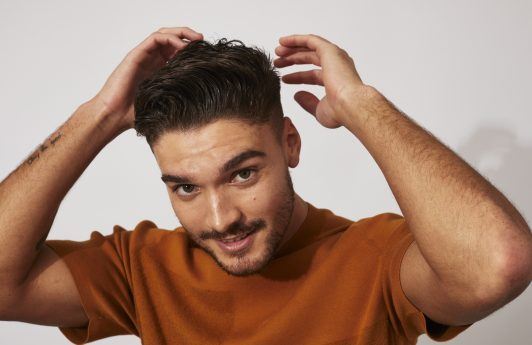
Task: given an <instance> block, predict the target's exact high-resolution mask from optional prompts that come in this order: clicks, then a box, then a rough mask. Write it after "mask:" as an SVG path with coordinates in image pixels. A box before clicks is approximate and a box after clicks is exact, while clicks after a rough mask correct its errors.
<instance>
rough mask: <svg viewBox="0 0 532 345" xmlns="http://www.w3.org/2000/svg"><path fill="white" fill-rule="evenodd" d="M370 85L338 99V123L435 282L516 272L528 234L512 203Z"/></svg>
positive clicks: (530, 246)
mask: <svg viewBox="0 0 532 345" xmlns="http://www.w3.org/2000/svg"><path fill="white" fill-rule="evenodd" d="M370 89H371V90H373V91H372V92H369V93H368V95H369V96H367V97H363V98H362V99H361V98H359V99H358V100H355V99H353V100H352V101H345V102H344V103H343V108H342V109H343V111H344V114H345V123H346V127H347V128H348V129H349V131H351V132H352V133H353V134H354V135H355V136H356V137H357V138H358V139H359V140H360V141H361V142H362V144H363V145H364V146H365V147H366V148H367V149H368V151H369V152H370V154H371V155H372V156H373V158H374V159H375V161H376V162H377V164H378V166H379V167H380V169H381V170H382V172H383V174H384V176H385V178H386V180H387V182H388V184H389V185H390V188H391V190H392V192H393V194H394V196H395V198H396V200H397V202H398V204H399V207H400V208H401V211H402V212H403V215H404V216H405V219H406V220H407V222H408V225H409V228H410V230H411V231H412V233H413V235H414V238H415V240H416V242H417V245H418V246H419V249H420V251H421V253H422V255H423V257H424V258H425V260H426V261H427V263H428V264H429V265H430V266H431V268H432V269H433V271H434V272H435V273H436V274H437V275H438V276H439V277H440V279H441V281H442V282H447V283H449V284H453V285H459V286H469V287H473V286H478V284H479V283H487V279H493V281H491V282H489V283H493V282H494V281H495V280H497V283H500V282H507V281H508V280H509V279H507V278H508V277H510V274H511V273H512V267H519V268H520V270H519V272H523V270H522V268H523V267H528V268H530V267H531V254H530V253H531V252H532V238H531V237H532V236H531V234H530V229H529V227H528V225H527V223H526V221H525V220H524V219H523V217H522V216H521V215H520V214H519V212H518V211H517V210H516V209H515V208H514V207H513V205H512V204H511V203H510V202H509V201H508V200H507V199H506V198H505V197H504V196H503V195H502V194H501V193H500V192H499V191H498V190H497V189H496V188H494V187H493V186H492V185H491V184H490V183H489V182H488V181H487V180H485V179H484V178H483V177H482V176H481V175H480V174H478V173H477V172H476V171H475V170H474V169H473V168H471V167H470V166H469V165H468V164H467V163H466V162H465V161H464V160H462V159H461V158H460V157H459V156H457V155H456V154H455V153H454V152H453V151H452V150H451V149H449V148H448V147H446V146H445V145H443V144H442V143H440V142H439V141H438V140H437V139H436V138H435V137H434V136H432V135H431V134H430V133H428V132H427V131H425V130H423V129H422V128H421V127H420V126H418V125H417V124H416V123H415V122H413V121H412V120H411V119H409V118H408V117H407V116H406V115H405V114H403V113H401V112H400V111H399V110H397V109H396V108H395V107H394V106H393V104H391V103H390V102H388V101H387V100H386V99H385V98H384V96H382V95H381V94H380V93H378V92H377V91H376V90H375V89H373V88H370ZM523 265H525V266H523ZM527 272H528V274H527V275H528V279H530V278H531V277H530V274H531V272H530V269H528V271H527ZM521 274H522V273H521ZM524 280H526V277H525V278H524ZM501 284H505V283H501ZM491 286H493V285H491Z"/></svg>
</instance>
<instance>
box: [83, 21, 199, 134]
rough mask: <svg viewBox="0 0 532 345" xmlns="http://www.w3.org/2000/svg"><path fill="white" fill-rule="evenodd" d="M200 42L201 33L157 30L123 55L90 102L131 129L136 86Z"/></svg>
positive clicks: (133, 117)
mask: <svg viewBox="0 0 532 345" xmlns="http://www.w3.org/2000/svg"><path fill="white" fill-rule="evenodd" d="M201 39H203V35H202V34H201V33H198V32H196V31H194V30H192V29H190V28H188V27H178V28H161V29H159V30H157V31H156V32H154V33H152V34H151V35H149V36H148V37H147V38H146V39H145V40H144V41H142V42H141V43H140V44H138V45H137V46H136V47H135V48H134V49H133V50H131V51H130V52H129V53H128V54H127V55H126V57H125V58H124V59H123V60H122V62H121V63H120V64H119V65H118V67H116V69H115V70H114V71H113V73H112V74H111V75H110V76H109V78H108V79H107V81H106V82H105V85H104V86H103V88H102V89H101V90H100V91H99V92H98V93H97V94H96V96H94V98H93V99H91V102H96V103H99V104H100V105H101V106H103V107H104V109H105V112H106V113H107V115H109V116H112V117H113V119H116V121H117V122H118V126H119V127H120V128H122V129H123V130H127V129H129V128H133V126H134V120H135V114H134V109H133V103H134V97H135V90H136V89H137V87H138V85H139V84H140V83H141V82H142V81H143V80H144V79H147V78H148V77H150V76H151V75H152V74H153V73H154V72H155V71H156V70H158V69H159V68H161V67H163V66H164V65H165V63H166V61H168V60H170V59H171V58H172V57H173V56H174V55H175V54H176V53H177V52H178V51H179V50H181V49H183V48H184V47H185V46H186V45H187V44H188V43H189V42H190V41H194V40H201Z"/></svg>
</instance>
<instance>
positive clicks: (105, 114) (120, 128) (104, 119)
mask: <svg viewBox="0 0 532 345" xmlns="http://www.w3.org/2000/svg"><path fill="white" fill-rule="evenodd" d="M80 109H83V110H84V112H86V113H87V114H89V116H90V117H91V118H92V119H94V121H95V122H96V125H97V127H98V130H99V131H101V133H102V134H103V135H106V136H109V137H111V138H114V137H116V136H118V135H120V134H121V133H122V132H124V131H126V130H127V129H129V128H130V127H129V126H127V125H125V124H123V123H122V121H120V117H118V116H116V114H114V113H113V112H111V111H110V110H109V109H108V107H107V106H106V105H105V103H104V102H102V101H101V100H100V99H99V98H98V97H97V96H95V97H93V98H91V99H90V100H88V101H87V102H85V103H83V104H81V105H80Z"/></svg>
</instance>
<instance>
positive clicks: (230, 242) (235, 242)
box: [216, 230, 257, 254]
mask: <svg viewBox="0 0 532 345" xmlns="http://www.w3.org/2000/svg"><path fill="white" fill-rule="evenodd" d="M256 232H257V231H256V230H254V231H251V232H249V233H247V234H245V235H240V236H238V237H232V238H230V239H223V240H216V242H217V243H218V246H219V247H220V248H221V249H222V250H223V251H225V252H226V253H228V254H233V253H235V252H239V251H243V250H245V249H248V248H249V247H250V246H251V244H252V243H253V239H254V238H255V236H254V235H255V233H256Z"/></svg>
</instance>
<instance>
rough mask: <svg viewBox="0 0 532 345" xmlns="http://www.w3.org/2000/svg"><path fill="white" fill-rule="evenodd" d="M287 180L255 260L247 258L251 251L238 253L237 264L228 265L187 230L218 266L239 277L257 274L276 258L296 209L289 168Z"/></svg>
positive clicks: (263, 223)
mask: <svg viewBox="0 0 532 345" xmlns="http://www.w3.org/2000/svg"><path fill="white" fill-rule="evenodd" d="M285 182H286V183H285V187H284V188H283V190H282V194H283V196H282V199H281V202H280V203H279V207H277V211H276V212H275V216H274V219H273V221H272V227H271V229H270V233H269V234H267V237H266V239H265V246H266V248H265V249H264V252H263V254H262V255H261V257H260V258H259V259H257V260H255V261H251V260H250V259H248V258H247V256H249V255H248V254H249V253H248V254H242V255H236V256H233V258H236V260H237V262H236V264H234V265H231V266H227V265H226V264H225V263H224V262H222V261H221V260H220V259H219V258H218V257H217V256H216V254H215V253H214V251H213V250H212V249H211V248H210V247H208V246H204V245H202V241H201V240H198V239H197V238H196V237H195V236H192V235H191V233H190V232H189V231H188V230H187V229H186V228H185V231H186V232H187V234H188V235H189V237H190V238H191V239H192V241H193V242H195V244H196V245H197V246H198V247H200V248H201V249H203V250H204V251H205V252H207V254H209V255H210V256H211V257H212V258H213V259H214V262H215V263H216V264H217V265H218V267H220V268H221V269H222V270H224V271H225V272H226V273H228V274H230V275H232V276H238V277H244V276H249V275H252V274H255V273H257V272H259V271H261V270H262V269H263V268H264V267H266V266H267V265H268V264H269V263H270V261H271V260H272V259H273V258H274V256H275V254H276V253H277V251H278V250H279V247H280V244H281V242H282V240H283V237H284V234H285V233H286V231H287V230H288V226H289V225H290V220H291V219H292V213H293V211H294V202H295V192H294V186H293V183H292V178H291V177H290V171H289V170H288V169H286V175H285ZM252 223H254V224H262V225H265V226H266V227H267V225H268V224H266V223H265V221H264V220H263V219H257V220H255V221H253V222H252ZM260 231H265V229H264V228H262V229H260V230H258V231H257V233H259V232H260Z"/></svg>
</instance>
